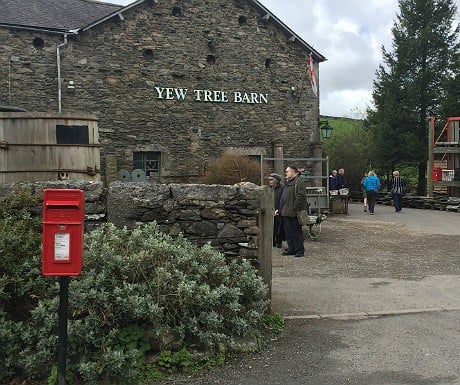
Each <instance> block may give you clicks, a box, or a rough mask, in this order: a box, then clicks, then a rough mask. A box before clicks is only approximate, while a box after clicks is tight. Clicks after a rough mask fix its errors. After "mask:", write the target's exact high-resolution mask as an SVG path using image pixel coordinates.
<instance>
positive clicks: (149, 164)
mask: <svg viewBox="0 0 460 385" xmlns="http://www.w3.org/2000/svg"><path fill="white" fill-rule="evenodd" d="M133 164H134V168H135V169H140V170H143V171H144V172H145V175H146V176H148V177H150V178H155V179H158V178H159V177H160V170H161V152H157V151H138V152H134V153H133Z"/></svg>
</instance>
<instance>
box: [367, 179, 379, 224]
mask: <svg viewBox="0 0 460 385" xmlns="http://www.w3.org/2000/svg"><path fill="white" fill-rule="evenodd" d="M363 188H364V190H366V196H367V205H368V206H369V214H371V215H374V208H375V201H376V200H377V195H378V193H379V189H380V180H379V178H377V175H375V172H374V171H369V172H368V174H367V177H366V178H365V179H364V181H363Z"/></svg>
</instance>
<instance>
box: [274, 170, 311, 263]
mask: <svg viewBox="0 0 460 385" xmlns="http://www.w3.org/2000/svg"><path fill="white" fill-rule="evenodd" d="M286 179H287V182H286V184H285V185H284V188H283V193H282V195H281V200H280V209H279V211H280V212H281V215H282V217H283V225H284V232H285V235H286V242H287V245H288V248H287V250H285V251H283V255H294V256H296V257H303V256H304V255H305V248H304V243H303V242H304V239H303V231H302V226H301V225H300V223H299V220H298V219H297V213H298V212H299V211H300V210H305V208H306V204H307V184H306V183H305V181H304V180H303V179H302V178H300V172H299V170H298V169H297V167H296V166H288V167H286Z"/></svg>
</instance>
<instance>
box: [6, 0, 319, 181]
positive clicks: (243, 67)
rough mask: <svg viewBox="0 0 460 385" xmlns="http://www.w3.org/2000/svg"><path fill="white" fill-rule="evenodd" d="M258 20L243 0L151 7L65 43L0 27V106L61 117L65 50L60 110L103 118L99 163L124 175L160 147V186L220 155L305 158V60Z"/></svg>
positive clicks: (191, 175)
mask: <svg viewBox="0 0 460 385" xmlns="http://www.w3.org/2000/svg"><path fill="white" fill-rule="evenodd" d="M263 16H264V14H262V13H261V11H259V10H257V9H255V8H254V7H252V6H250V3H249V2H245V1H241V0H231V1H217V0H213V1H205V2H204V1H201V0H190V1H186V2H185V1H179V2H176V3H174V4H172V3H170V2H166V1H159V2H158V3H156V2H154V1H146V2H144V3H142V4H140V5H138V6H136V7H133V8H131V9H130V10H128V11H126V12H124V13H123V20H121V19H120V18H117V17H115V18H113V19H111V20H108V21H106V22H104V23H102V24H100V25H98V26H95V27H93V28H91V29H89V30H87V31H84V32H81V33H79V34H78V35H75V36H73V35H69V36H68V41H67V44H65V45H64V44H63V37H62V36H58V35H53V34H45V33H43V32H34V31H24V30H21V31H19V30H12V29H6V28H0V41H2V44H1V46H0V81H1V82H2V86H1V87H0V104H3V105H14V106H19V107H23V108H25V109H27V110H29V111H43V112H56V111H57V110H58V105H59V100H58V82H57V46H58V45H59V44H61V47H60V48H59V52H60V55H59V56H60V63H61V64H60V69H61V108H62V112H77V111H78V112H85V113H94V114H96V115H97V116H99V123H98V126H99V134H100V142H101V145H102V153H101V159H102V167H103V168H104V165H105V164H104V159H105V156H106V155H112V156H113V155H114V156H115V161H116V165H117V169H118V170H119V169H126V170H129V171H131V170H133V152H135V151H152V152H160V153H161V172H160V178H159V179H160V181H161V182H163V183H169V182H194V181H197V180H198V178H199V177H200V176H202V175H203V174H204V173H205V172H206V170H207V169H208V168H209V165H210V163H211V162H212V161H213V160H214V159H215V158H217V157H218V156H219V155H221V154H222V152H223V151H225V150H237V151H239V152H241V153H243V154H246V155H264V156H266V157H273V148H274V144H275V143H281V144H282V146H283V151H284V156H285V157H286V158H289V157H296V158H299V157H310V156H311V155H312V145H313V144H315V143H316V144H317V143H318V142H319V132H318V118H319V116H318V99H317V98H315V97H314V95H313V93H312V90H311V86H310V81H309V77H308V73H307V70H306V68H307V66H306V64H307V58H308V54H309V53H308V52H305V48H304V47H303V46H301V45H300V44H299V43H298V42H295V41H294V42H290V41H289V37H290V36H286V35H285V34H284V32H282V31H281V30H280V29H279V28H278V27H277V26H276V25H275V24H274V22H273V20H272V19H268V20H266V19H265V18H263ZM317 70H318V68H317ZM317 73H318V72H317ZM72 87H73V88H72Z"/></svg>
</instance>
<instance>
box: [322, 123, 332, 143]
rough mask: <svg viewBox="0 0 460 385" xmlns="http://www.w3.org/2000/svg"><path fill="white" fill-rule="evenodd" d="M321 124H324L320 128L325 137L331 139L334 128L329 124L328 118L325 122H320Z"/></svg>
mask: <svg viewBox="0 0 460 385" xmlns="http://www.w3.org/2000/svg"><path fill="white" fill-rule="evenodd" d="M319 124H322V126H321V127H320V130H321V136H322V137H323V139H330V137H331V135H332V130H333V128H332V127H331V126H330V125H329V122H328V121H327V120H326V121H324V122H320V123H319Z"/></svg>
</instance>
